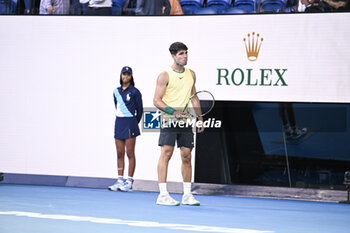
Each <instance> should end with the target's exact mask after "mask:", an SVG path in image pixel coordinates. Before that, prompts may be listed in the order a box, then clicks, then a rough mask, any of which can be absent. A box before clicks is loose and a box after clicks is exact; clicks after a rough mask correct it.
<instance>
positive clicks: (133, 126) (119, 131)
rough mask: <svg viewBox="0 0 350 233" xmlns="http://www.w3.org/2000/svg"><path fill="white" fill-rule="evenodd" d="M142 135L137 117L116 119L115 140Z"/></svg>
mask: <svg viewBox="0 0 350 233" xmlns="http://www.w3.org/2000/svg"><path fill="white" fill-rule="evenodd" d="M139 135H140V129H139V124H138V122H137V120H136V118H135V117H116V118H115V125H114V138H115V139H127V138H135V137H137V136H139Z"/></svg>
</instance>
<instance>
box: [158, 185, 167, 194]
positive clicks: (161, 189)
mask: <svg viewBox="0 0 350 233" xmlns="http://www.w3.org/2000/svg"><path fill="white" fill-rule="evenodd" d="M158 186H159V192H160V195H166V194H168V190H167V187H166V183H159V184H158Z"/></svg>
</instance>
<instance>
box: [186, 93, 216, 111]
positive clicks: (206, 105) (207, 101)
mask: <svg viewBox="0 0 350 233" xmlns="http://www.w3.org/2000/svg"><path fill="white" fill-rule="evenodd" d="M196 96H197V97H198V99H199V102H200V108H198V107H194V106H193V104H192V102H191V104H190V106H189V108H188V113H190V114H191V115H193V116H203V115H205V114H207V113H208V112H210V111H211V109H212V108H213V106H214V102H215V101H214V98H213V96H212V95H211V94H210V93H209V92H198V93H197V94H196ZM193 98H195V97H193Z"/></svg>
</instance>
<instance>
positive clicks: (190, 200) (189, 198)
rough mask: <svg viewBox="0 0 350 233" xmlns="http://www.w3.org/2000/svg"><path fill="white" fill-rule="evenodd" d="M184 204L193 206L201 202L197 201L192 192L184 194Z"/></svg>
mask: <svg viewBox="0 0 350 233" xmlns="http://www.w3.org/2000/svg"><path fill="white" fill-rule="evenodd" d="M181 203H182V204H183V205H193V206H199V205H200V204H201V203H200V202H199V201H197V200H196V199H195V198H194V196H193V195H192V194H191V193H190V194H184V195H183V196H182V202H181Z"/></svg>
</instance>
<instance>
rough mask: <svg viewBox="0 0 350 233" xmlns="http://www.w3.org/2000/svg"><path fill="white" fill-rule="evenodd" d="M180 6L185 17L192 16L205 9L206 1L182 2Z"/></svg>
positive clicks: (188, 0)
mask: <svg viewBox="0 0 350 233" xmlns="http://www.w3.org/2000/svg"><path fill="white" fill-rule="evenodd" d="M180 5H181V8H182V11H183V12H184V14H185V15H191V14H193V13H194V12H195V11H196V10H197V9H199V8H202V7H203V5H204V0H180Z"/></svg>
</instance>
